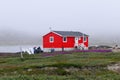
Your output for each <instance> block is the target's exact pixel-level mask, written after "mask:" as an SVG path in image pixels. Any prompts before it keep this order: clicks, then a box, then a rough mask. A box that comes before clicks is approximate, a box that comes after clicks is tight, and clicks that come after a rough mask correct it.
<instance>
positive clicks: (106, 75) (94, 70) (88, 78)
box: [0, 52, 120, 80]
mask: <svg viewBox="0 0 120 80" xmlns="http://www.w3.org/2000/svg"><path fill="white" fill-rule="evenodd" d="M50 54H52V53H50ZM119 61H120V53H112V52H111V53H88V52H87V53H85V52H81V53H80V52H77V53H72V54H58V55H56V56H51V57H43V56H42V55H41V54H35V55H28V54H24V58H23V59H21V58H20V57H0V80H119V79H120V75H119V73H116V72H112V71H109V70H108V69H107V65H109V64H113V63H117V62H119Z"/></svg>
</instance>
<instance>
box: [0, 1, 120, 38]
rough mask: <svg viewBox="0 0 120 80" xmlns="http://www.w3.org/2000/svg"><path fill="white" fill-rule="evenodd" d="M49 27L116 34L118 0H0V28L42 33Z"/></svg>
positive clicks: (119, 30) (118, 31)
mask: <svg viewBox="0 0 120 80" xmlns="http://www.w3.org/2000/svg"><path fill="white" fill-rule="evenodd" d="M49 27H52V29H53V30H66V31H67V30H69V31H80V32H83V33H86V34H88V35H90V36H95V35H103V34H104V35H107V36H113V35H114V36H118V35H119V34H120V0H0V30H8V31H9V30H13V31H18V32H22V33H28V34H32V35H43V34H45V33H47V32H49ZM104 35H103V36H104Z"/></svg>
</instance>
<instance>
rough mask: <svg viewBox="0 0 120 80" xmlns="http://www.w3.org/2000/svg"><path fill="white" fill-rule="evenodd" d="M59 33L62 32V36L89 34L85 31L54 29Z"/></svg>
mask: <svg viewBox="0 0 120 80" xmlns="http://www.w3.org/2000/svg"><path fill="white" fill-rule="evenodd" d="M53 32H55V33H57V34H60V35H62V36H83V35H84V36H88V35H86V34H84V33H81V32H77V31H53Z"/></svg>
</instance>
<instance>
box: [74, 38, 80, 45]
mask: <svg viewBox="0 0 120 80" xmlns="http://www.w3.org/2000/svg"><path fill="white" fill-rule="evenodd" d="M78 40H79V38H78V37H75V46H78Z"/></svg>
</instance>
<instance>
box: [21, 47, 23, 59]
mask: <svg viewBox="0 0 120 80" xmlns="http://www.w3.org/2000/svg"><path fill="white" fill-rule="evenodd" d="M20 54H21V58H22V59H23V53H22V48H21V47H20Z"/></svg>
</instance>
